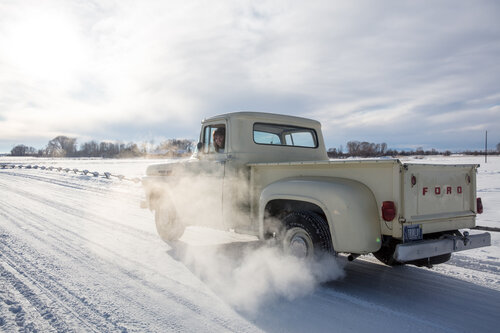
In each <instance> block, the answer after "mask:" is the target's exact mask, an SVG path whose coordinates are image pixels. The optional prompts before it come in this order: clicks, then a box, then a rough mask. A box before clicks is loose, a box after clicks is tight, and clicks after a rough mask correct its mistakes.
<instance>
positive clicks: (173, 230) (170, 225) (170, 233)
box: [155, 202, 185, 242]
mask: <svg viewBox="0 0 500 333" xmlns="http://www.w3.org/2000/svg"><path fill="white" fill-rule="evenodd" d="M155 224H156V231H157V232H158V234H159V235H160V238H161V239H162V240H163V241H165V242H172V241H176V240H178V239H179V238H181V237H182V235H183V234H184V230H185V226H184V225H183V224H182V223H180V222H179V219H178V218H177V214H176V211H175V208H174V207H173V206H172V205H171V204H169V203H168V202H162V203H161V204H160V205H159V206H158V208H156V210H155Z"/></svg>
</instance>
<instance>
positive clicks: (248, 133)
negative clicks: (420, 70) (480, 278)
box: [142, 112, 491, 267]
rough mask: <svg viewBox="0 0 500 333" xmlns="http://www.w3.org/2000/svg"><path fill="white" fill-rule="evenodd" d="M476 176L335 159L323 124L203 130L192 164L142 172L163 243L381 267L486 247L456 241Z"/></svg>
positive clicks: (224, 124)
mask: <svg viewBox="0 0 500 333" xmlns="http://www.w3.org/2000/svg"><path fill="white" fill-rule="evenodd" d="M217 135H222V136H223V137H222V139H218V141H217V142H216V141H215V139H214V138H215V137H216V136H217ZM221 141H222V142H221ZM478 167H479V165H475V164H459V165H458V164H455V165H433V164H420V163H402V162H401V161H400V160H398V159H365V160H358V159H347V160H330V159H329V158H328V156H327V153H326V149H325V145H324V141H323V136H322V132H321V124H320V123H319V122H317V121H315V120H311V119H306V118H300V117H293V116H285V115H279V114H271V113H261V112H234V113H228V114H223V115H218V116H215V117H211V118H208V119H204V120H203V121H202V123H201V132H200V137H199V143H198V145H197V149H196V150H195V153H194V155H193V157H192V158H191V159H186V160H176V161H173V162H171V163H163V164H154V165H151V166H149V167H148V168H147V170H146V176H145V177H144V178H143V179H142V182H143V187H144V190H145V197H146V200H145V201H144V202H143V207H145V208H146V207H147V208H149V209H150V210H152V211H154V213H155V223H156V228H157V231H158V233H159V235H160V237H161V238H162V239H163V240H165V241H168V242H169V241H175V240H178V239H179V238H180V237H181V236H182V234H183V232H184V228H185V227H186V226H188V225H206V226H210V227H215V228H221V229H226V230H232V231H234V232H237V233H243V234H249V235H254V236H257V237H259V238H260V239H262V240H265V239H267V240H271V241H272V243H275V244H279V246H280V247H282V248H283V250H284V251H285V252H286V253H290V254H293V255H296V256H299V257H306V258H315V257H317V256H318V255H322V254H324V253H332V254H338V253H345V254H347V255H348V259H349V260H354V259H355V258H356V257H358V256H359V255H364V254H369V253H373V255H374V256H375V257H376V258H377V259H379V260H380V261H382V262H383V263H385V264H387V265H401V264H414V265H417V266H427V267H432V265H434V264H439V263H443V262H446V261H447V260H449V259H450V257H451V253H453V252H457V251H462V250H468V249H473V248H478V247H483V246H489V245H490V244H491V237H490V234H489V233H480V234H469V233H468V232H467V231H463V232H461V231H460V229H470V228H473V227H474V226H475V220H476V214H480V213H482V210H483V207H482V203H481V198H477V197H476V172H477V168H478Z"/></svg>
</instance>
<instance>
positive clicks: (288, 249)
mask: <svg viewBox="0 0 500 333" xmlns="http://www.w3.org/2000/svg"><path fill="white" fill-rule="evenodd" d="M283 228H284V230H283V232H282V234H283V236H282V246H283V249H284V251H285V253H287V254H290V255H293V256H296V257H299V258H308V259H309V258H318V257H319V256H321V255H322V254H324V253H333V252H334V251H333V246H332V241H331V236H330V229H329V227H328V223H327V222H326V221H325V219H324V218H323V217H321V216H320V215H318V214H316V213H314V212H310V211H299V212H291V213H289V214H288V215H286V216H285V217H284V218H283Z"/></svg>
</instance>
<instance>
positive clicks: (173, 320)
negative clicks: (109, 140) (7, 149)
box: [0, 157, 500, 332]
mask: <svg viewBox="0 0 500 333" xmlns="http://www.w3.org/2000/svg"><path fill="white" fill-rule="evenodd" d="M419 161H420V160H419ZM152 162H155V161H151V160H72V159H58V160H46V159H13V158H5V157H3V158H0V164H1V163H23V164H38V165H45V166H49V165H53V166H61V167H68V168H79V169H88V170H89V171H99V172H100V173H101V174H102V173H103V172H105V171H109V172H111V173H116V174H123V175H126V176H129V177H137V176H140V175H141V174H142V173H143V171H144V170H145V167H146V166H147V165H148V164H150V163H152ZM423 162H432V163H479V164H481V168H480V169H479V173H478V191H479V193H478V195H479V196H481V197H482V200H483V204H484V207H485V212H484V214H482V215H480V216H479V217H478V222H477V224H478V225H483V226H491V227H500V158H499V157H489V159H488V163H487V164H484V158H482V157H477V158H473V157H450V158H442V157H436V158H432V157H431V158H427V159H425V160H423ZM142 195H143V194H142V191H141V186H140V184H136V183H133V182H127V181H119V180H118V179H116V178H114V179H113V178H112V179H105V178H102V177H98V178H96V177H89V176H84V175H81V174H74V173H64V172H56V171H48V170H39V169H38V170H34V169H30V170H26V169H17V168H16V169H0V331H5V332H13V331H23V332H24V331H26V332H52V331H53V332H72V331H77V332H81V331H84V332H86V331H89V332H116V331H120V332H169V331H180V332H207V331H208V332H222V331H230V332H249V331H250V332H253V331H267V332H327V331H328V332H368V331H369V332H382V331H384V332H498V331H499V327H500V233H496V232H493V233H492V243H493V244H492V246H491V247H489V248H482V249H476V250H472V251H466V252H461V253H459V254H455V255H454V256H453V258H452V260H451V261H449V262H448V263H446V264H442V265H437V266H435V267H434V268H432V269H427V268H417V267H414V266H407V267H396V268H391V267H387V266H384V265H382V264H380V263H379V262H378V261H377V260H376V259H375V258H374V257H372V256H364V257H361V258H359V259H357V260H356V261H354V262H351V263H347V261H346V260H345V257H342V256H341V257H339V258H338V259H337V260H336V261H333V262H327V263H325V262H323V263H320V264H317V265H304V264H303V263H301V262H300V261H299V260H298V259H295V258H287V257H282V256H280V255H279V254H278V253H277V251H275V249H273V248H268V247H265V246H263V245H261V244H260V243H258V242H255V241H254V239H253V238H251V237H248V236H240V235H236V234H233V233H223V232H219V231H213V230H210V229H203V228H190V229H188V230H187V232H186V234H185V235H184V236H183V238H182V239H181V242H180V243H179V244H178V245H176V246H175V247H170V246H169V245H167V244H166V243H164V242H162V241H161V240H160V239H159V237H158V236H157V234H156V230H155V227H154V223H153V216H152V213H151V212H149V211H147V210H143V209H140V208H139V202H140V200H141V198H142ZM472 232H474V231H472Z"/></svg>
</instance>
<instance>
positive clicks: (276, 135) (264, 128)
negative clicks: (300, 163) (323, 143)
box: [253, 123, 318, 148]
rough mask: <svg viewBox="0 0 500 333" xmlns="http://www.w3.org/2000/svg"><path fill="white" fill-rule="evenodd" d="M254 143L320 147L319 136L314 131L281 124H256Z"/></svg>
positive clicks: (254, 126)
mask: <svg viewBox="0 0 500 333" xmlns="http://www.w3.org/2000/svg"><path fill="white" fill-rule="evenodd" d="M253 141H254V142H255V143H256V144H261V145H272V146H291V147H303V148H317V147H318V136H317V134H316V131H315V130H314V129H312V128H305V127H296V126H290V125H280V124H268V123H255V124H254V125H253Z"/></svg>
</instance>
